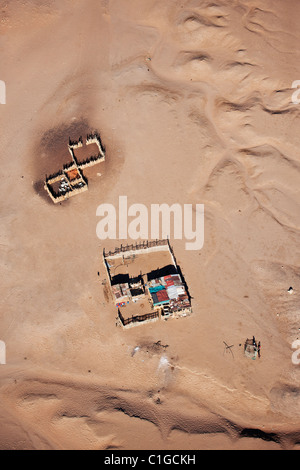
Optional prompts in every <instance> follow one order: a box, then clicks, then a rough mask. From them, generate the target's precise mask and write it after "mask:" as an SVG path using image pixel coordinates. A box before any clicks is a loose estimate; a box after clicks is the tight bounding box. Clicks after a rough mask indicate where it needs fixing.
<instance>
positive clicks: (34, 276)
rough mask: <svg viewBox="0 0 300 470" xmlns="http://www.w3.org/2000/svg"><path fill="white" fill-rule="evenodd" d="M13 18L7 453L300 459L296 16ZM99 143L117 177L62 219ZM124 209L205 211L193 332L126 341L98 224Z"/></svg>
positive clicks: (45, 2) (125, 13)
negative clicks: (57, 194) (251, 350)
mask: <svg viewBox="0 0 300 470" xmlns="http://www.w3.org/2000/svg"><path fill="white" fill-rule="evenodd" d="M0 11H1V15H0V18H1V22H0V42H1V69H0V74H1V75H0V79H1V80H3V81H5V83H6V88H7V98H6V104H5V105H0V126H1V165H2V171H1V186H0V192H1V224H0V262H1V310H0V340H2V341H5V343H6V347H7V351H6V353H7V361H6V365H1V366H0V417H1V420H0V422H1V428H0V448H1V449H35V450H38V449H43V450H47V449H52V450H53V449H71V450H72V449H100V450H101V449H103V450H104V449H120V450H122V449H300V365H296V364H294V363H293V362H292V353H293V350H292V346H291V345H292V343H293V342H294V341H295V340H297V339H298V338H299V337H300V332H299V328H300V313H299V301H300V284H299V280H300V253H299V230H300V199H299V198H300V190H299V187H300V185H299V182H300V156H299V148H300V134H299V122H300V121H299V116H300V105H296V104H294V103H293V102H292V93H293V91H295V90H293V89H292V83H293V82H294V81H295V80H300V66H299V64H300V60H299V59H300V51H299V44H300V42H299V39H300V38H299V26H298V18H299V15H300V4H299V2H297V1H295V0H230V1H229V0H216V2H214V3H212V2H208V1H204V0H203V1H202V0H182V1H180V0H165V1H158V0H102V1H100V0H59V1H58V0H27V1H26V2H24V1H21V0H13V1H8V0H1V1H0ZM93 130H99V131H100V133H101V138H102V141H103V144H104V145H105V148H106V161H105V162H104V163H103V164H100V165H99V166H96V167H94V168H91V169H87V170H85V175H86V176H87V177H88V179H89V190H88V191H87V192H85V193H83V194H82V195H78V196H76V197H74V198H72V199H70V200H68V201H66V202H65V203H63V204H61V205H60V204H58V205H54V204H53V203H52V201H51V200H50V199H49V197H48V196H47V194H46V193H45V192H44V190H43V181H44V179H45V175H46V174H48V175H49V174H51V173H53V172H55V171H57V170H59V168H61V167H62V165H63V164H64V163H67V162H69V160H70V154H69V152H68V149H67V144H68V141H69V137H70V138H71V139H74V140H77V139H78V138H79V136H80V135H83V136H85V135H86V134H87V133H88V132H91V131H93ZM120 195H126V196H128V202H129V204H133V203H142V204H145V205H146V206H147V207H149V206H150V205H151V204H153V203H167V204H173V203H180V204H188V203H190V204H197V203H199V204H204V205H205V243H204V246H203V248H202V250H200V251H186V250H185V243H184V240H172V237H171V244H172V246H173V248H174V251H175V254H176V257H177V261H178V264H179V265H180V267H181V269H182V272H183V273H184V276H185V279H186V281H187V283H188V286H189V290H190V293H191V295H192V297H193V299H192V305H193V315H192V316H190V317H189V318H182V319H178V320H169V321H161V322H156V323H150V324H147V325H140V326H138V327H136V328H131V329H129V330H123V329H121V328H116V326H115V317H116V309H115V307H114V305H113V303H112V301H111V298H110V297H109V294H108V293H107V290H106V289H105V286H104V285H102V281H103V280H104V279H105V270H104V266H103V263H102V251H103V248H106V249H107V250H109V249H114V247H115V246H118V245H119V243H120V242H119V241H118V240H106V241H102V240H99V239H98V238H97V236H96V225H97V222H98V218H97V217H96V210H97V207H98V206H99V205H100V204H102V203H111V204H115V206H116V207H117V206H118V198H119V196H120ZM98 272H99V273H100V275H99V276H98ZM290 287H293V291H292V293H289V292H288V290H289V288H290ZM253 335H255V337H256V338H257V339H258V340H260V341H261V344H262V355H261V358H260V359H259V360H256V361H252V360H250V359H248V358H246V357H245V356H244V354H243V344H244V341H245V340H246V338H252V336H253ZM158 341H161V344H162V345H168V347H167V348H161V347H159V346H157V345H155V343H157V342H158ZM223 342H226V343H227V344H228V345H233V348H232V352H233V355H232V354H231V353H230V352H229V351H228V350H224V343H223ZM137 347H138V348H139V349H135V348H137ZM133 351H135V353H134V354H133Z"/></svg>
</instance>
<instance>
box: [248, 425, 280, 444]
mask: <svg viewBox="0 0 300 470" xmlns="http://www.w3.org/2000/svg"><path fill="white" fill-rule="evenodd" d="M240 436H241V437H251V438H252V439H262V440H263V441H266V442H276V444H280V437H279V436H278V435H277V434H275V433H266V432H264V431H262V430H261V429H250V428H248V429H247V428H245V429H243V430H242V431H241V432H240Z"/></svg>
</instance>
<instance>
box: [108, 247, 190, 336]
mask: <svg viewBox="0 0 300 470" xmlns="http://www.w3.org/2000/svg"><path fill="white" fill-rule="evenodd" d="M103 261H104V265H105V269H106V273H107V277H108V280H109V284H110V289H111V295H112V298H113V301H114V304H115V306H116V307H117V309H118V316H117V325H118V326H121V327H123V328H126V327H130V326H135V325H138V324H141V323H145V322H149V321H155V320H159V319H168V318H172V317H173V318H174V317H175V318H178V317H185V316H187V315H189V314H190V313H191V312H192V307H191V298H190V295H189V293H188V288H187V285H186V283H185V281H184V278H183V275H182V273H181V270H180V268H179V266H178V265H177V263H176V260H175V256H174V253H173V250H172V248H171V246H170V243H169V240H155V241H147V242H142V243H140V244H136V245H127V246H122V245H121V247H120V248H116V249H115V251H114V252H111V251H109V252H108V253H106V252H105V250H104V251H103ZM147 309H149V310H150V312H149V311H148V312H147Z"/></svg>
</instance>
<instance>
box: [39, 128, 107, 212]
mask: <svg viewBox="0 0 300 470" xmlns="http://www.w3.org/2000/svg"><path fill="white" fill-rule="evenodd" d="M90 144H96V145H97V147H98V154H97V155H91V156H90V157H88V158H87V159H86V160H84V161H83V162H78V160H77V158H76V155H75V152H74V150H76V149H78V148H80V147H83V139H82V137H80V138H79V140H78V141H71V140H69V145H68V148H69V152H70V154H71V157H72V161H71V162H70V163H69V164H67V165H64V167H63V169H62V170H60V171H58V172H57V173H56V174H54V175H51V176H48V177H47V178H46V181H45V184H44V188H45V190H46V191H47V193H48V194H49V196H50V198H51V199H52V201H53V202H54V203H55V204H57V203H58V202H62V201H65V200H66V199H68V198H70V197H72V196H75V195H76V194H80V193H82V192H84V191H87V190H88V181H87V179H86V178H85V177H84V174H83V172H82V170H84V169H85V168H88V167H91V166H94V165H97V164H98V163H101V162H104V161H105V151H104V149H103V147H102V143H101V139H100V135H99V134H98V133H97V132H95V133H94V134H89V135H88V136H87V139H86V145H90Z"/></svg>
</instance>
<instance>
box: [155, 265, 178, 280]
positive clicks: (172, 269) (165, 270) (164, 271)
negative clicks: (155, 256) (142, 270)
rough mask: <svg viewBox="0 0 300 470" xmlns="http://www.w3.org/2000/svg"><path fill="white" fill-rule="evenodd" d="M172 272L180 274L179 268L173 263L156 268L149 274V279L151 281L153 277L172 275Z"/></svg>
mask: <svg viewBox="0 0 300 470" xmlns="http://www.w3.org/2000/svg"><path fill="white" fill-rule="evenodd" d="M171 274H178V271H177V269H176V268H175V266H174V265H173V264H169V265H168V266H165V267H164V268H160V269H155V270H154V271H151V272H150V273H148V274H147V281H148V282H150V281H152V280H153V279H158V278H159V277H164V276H170V275H171Z"/></svg>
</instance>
